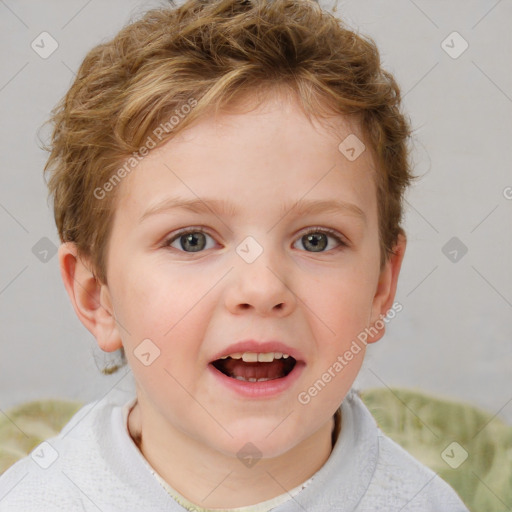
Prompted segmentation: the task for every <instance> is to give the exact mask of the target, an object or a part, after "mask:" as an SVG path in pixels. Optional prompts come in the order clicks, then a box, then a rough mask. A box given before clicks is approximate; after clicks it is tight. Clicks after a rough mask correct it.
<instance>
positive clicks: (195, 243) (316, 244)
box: [164, 228, 348, 253]
mask: <svg viewBox="0 0 512 512" xmlns="http://www.w3.org/2000/svg"><path fill="white" fill-rule="evenodd" d="M206 237H210V238H212V237H211V235H209V234H208V233H207V232H206V231H204V230H203V229H201V228H193V229H191V228H187V229H184V230H182V231H179V232H178V233H176V234H175V235H173V236H172V237H171V238H169V239H168V240H166V241H165V242H164V246H165V247H172V248H173V249H178V250H179V251H181V252H188V253H192V252H201V251H203V250H205V249H211V247H206V242H207V238H206ZM329 238H332V239H334V240H335V241H336V243H337V244H338V248H339V246H341V247H348V244H347V243H345V242H344V241H343V240H342V239H341V237H340V235H338V233H337V232H336V231H334V230H332V229H327V228H312V229H310V230H309V231H307V232H306V233H304V234H303V235H301V237H300V238H299V239H298V240H300V241H301V242H302V246H303V247H304V248H306V249H307V247H310V248H311V249H312V250H308V251H307V252H328V251H325V250H324V249H325V248H326V247H327V246H328V245H329ZM212 240H213V238H212ZM174 243H178V245H179V246H178V247H176V246H175V245H173V244H174Z"/></svg>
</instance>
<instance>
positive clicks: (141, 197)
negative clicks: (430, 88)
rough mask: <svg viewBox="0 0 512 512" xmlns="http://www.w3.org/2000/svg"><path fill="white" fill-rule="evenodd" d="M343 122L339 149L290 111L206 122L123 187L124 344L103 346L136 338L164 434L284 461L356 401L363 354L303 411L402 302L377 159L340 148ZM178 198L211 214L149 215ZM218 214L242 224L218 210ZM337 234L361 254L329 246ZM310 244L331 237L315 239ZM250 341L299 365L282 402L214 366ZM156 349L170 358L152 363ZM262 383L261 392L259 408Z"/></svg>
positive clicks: (152, 422)
mask: <svg viewBox="0 0 512 512" xmlns="http://www.w3.org/2000/svg"><path fill="white" fill-rule="evenodd" d="M338 123H339V126H340V130H339V136H334V135H333V133H332V131H327V130H325V129H324V128H322V127H321V126H320V125H316V124H315V127H314V126H312V125H311V124H310V123H309V122H308V120H307V119H306V118H305V117H304V115H303V114H302V112H301V111H300V110H299V107H298V106H297V105H296V104H295V103H293V102H284V101H282V100H281V101H276V102H271V103H268V102H267V103H265V104H264V105H263V106H262V107H261V108H259V109H257V110H255V111H253V112H250V113H245V114H237V115H233V114H231V115H222V116H219V117H218V119H217V121H215V120H214V119H213V118H210V117H205V118H203V119H201V120H200V122H198V123H197V124H196V125H195V126H192V127H191V128H189V129H188V130H186V131H185V132H183V133H182V134H180V135H179V136H178V137H177V138H175V139H173V140H170V141H169V142H167V143H166V144H165V145H164V146H162V147H160V148H157V149H156V150H154V151H153V152H151V153H150V154H149V155H148V156H147V157H146V158H144V159H143V160H142V161H141V163H140V164H139V165H138V167H137V168H136V169H135V170H133V171H132V173H131V174H130V175H129V176H128V177H126V178H125V179H124V181H123V182H122V183H121V185H120V186H121V190H120V191H119V192H121V195H120V198H119V199H120V201H119V205H118V208H117V210H116V215H115V220H114V224H113V231H112V233H111V238H110V245H109V255H108V262H107V268H108V281H109V284H108V286H105V287H104V288H103V290H102V300H103V303H104V305H105V307H106V308H107V309H109V308H113V311H114V313H115V316H116V318H117V321H118V324H117V325H116V324H115V323H113V324H112V326H111V328H112V329H114V331H113V332H114V333H117V334H115V336H117V337H118V340H119V344H118V345H116V344H115V343H114V344H112V343H111V342H109V343H110V344H107V342H106V341H104V342H102V340H106V339H107V338H108V339H109V340H112V339H113V336H114V334H112V331H111V332H109V333H106V334H102V332H101V329H100V330H98V331H97V332H95V335H96V337H97V339H98V342H99V344H100V346H103V348H105V349H108V350H113V349H114V348H118V346H119V347H120V346H121V341H122V344H123V345H124V348H125V351H126V356H127V358H128V361H129V364H130V366H131V368H132V370H133V373H134V376H135V379H136V382H137V389H138V397H139V404H140V410H141V414H142V418H143V420H142V426H143V428H145V429H146V431H147V432H151V435H153V436H158V435H159V433H160V435H162V436H163V435H164V432H167V433H169V432H171V431H172V432H174V433H176V435H179V436H181V435H183V434H185V435H186V436H188V437H189V438H191V439H193V440H194V441H197V442H199V443H201V444H203V445H205V446H207V447H210V448H212V449H214V450H218V451H219V450H220V451H221V452H224V453H226V454H232V455H233V454H236V453H237V452H238V451H239V450H240V449H241V447H242V446H244V445H245V443H247V442H249V441H250V442H252V443H253V444H254V445H256V446H257V447H258V449H259V450H260V451H261V452H262V453H263V456H265V457H272V456H277V455H279V454H282V453H284V452H286V451H287V450H290V449H291V448H293V447H294V446H295V445H297V444H298V443H299V442H301V441H303V440H305V439H306V438H308V437H310V436H311V435H312V434H313V433H315V432H317V431H318V430H319V429H320V428H321V427H322V426H325V425H326V424H327V422H329V421H330V420H331V417H332V415H333V413H334V412H335V410H336V409H337V408H338V406H339V405H340V403H341V401H342V400H343V398H344V397H345V395H346V393H347V392H348V390H349V389H350V387H351V385H352V383H353V381H354V379H355V377H356V375H357V373H358V371H359V368H360V366H361V364H362V362H363V357H364V353H365V350H364V347H363V348H362V349H361V350H360V351H359V352H358V353H357V354H354V355H353V359H352V360H351V361H350V362H347V364H346V365H345V366H344V367H343V369H342V370H341V371H339V372H338V373H335V377H334V378H332V379H331V382H328V383H325V384H324V386H323V389H322V390H321V391H320V392H318V393H317V394H316V396H311V395H309V397H310V400H309V401H308V403H307V404H306V403H304V402H305V401H306V400H305V399H304V392H306V393H307V392H308V389H309V388H310V387H311V386H313V385H314V384H315V382H317V381H318V380H319V379H321V378H322V374H324V373H325V372H326V371H328V370H329V368H331V371H332V368H333V365H334V363H335V362H336V361H337V358H338V356H343V354H344V353H345V352H346V351H347V350H348V349H349V347H350V345H351V343H352V342H353V340H355V339H356V337H357V335H358V334H359V333H361V332H362V331H363V330H364V329H365V328H366V327H368V326H369V325H371V323H370V322H373V321H376V320H377V319H379V314H381V313H382V314H385V313H386V311H387V309H388V308H389V307H390V305H391V301H392V300H393V297H390V296H388V295H385V293H384V292H383V294H382V295H379V290H380V289H381V288H382V286H384V288H385V286H386V283H387V284H388V285H389V279H388V278H389V275H390V274H389V272H388V270H389V267H386V269H388V270H386V269H385V270H384V271H383V273H382V274H380V272H379V261H380V254H379V239H378V223H377V197H376V187H375V184H374V180H373V179H372V175H371V168H372V165H373V162H372V159H371V155H370V152H369V150H368V149H367V150H366V151H364V152H363V153H362V154H361V156H359V158H357V159H356V160H355V161H349V160H348V159H347V158H346V157H345V156H344V154H342V152H340V150H339V149H338V145H339V144H340V142H341V141H342V140H343V139H345V137H347V136H348V135H349V134H351V133H356V135H357V136H359V138H362V135H361V133H360V132H359V131H358V129H357V128H356V127H354V126H352V127H350V126H348V125H347V123H346V122H345V121H344V120H343V119H342V118H339V119H338ZM178 196H179V197H180V198H182V199H183V200H187V201H189V200H194V201H198V202H199V203H201V204H203V205H204V203H207V204H208V206H209V208H211V210H210V209H206V211H205V212H203V213H195V212H192V211H190V210H187V209H183V208H173V209H165V210H162V211H161V212H160V213H154V214H151V215H145V214H146V213H147V211H148V210H150V209H152V208H154V207H155V205H160V204H161V203H162V202H163V201H165V200H166V199H168V198H170V197H173V198H176V197H178ZM203 201H204V203H203ZM210 201H216V202H217V204H215V205H213V204H210ZM220 201H224V202H226V203H229V205H230V208H228V209H231V207H232V212H231V213H232V214H229V212H224V213H223V212H217V210H216V207H217V205H218V203H219V202H220ZM309 201H318V202H324V201H325V202H327V201H343V202H345V203H347V204H350V205H353V207H351V208H350V209H345V210H338V211H325V212H320V211H317V212H311V213H305V212H303V213H301V214H300V215H297V214H296V211H295V208H294V206H295V205H297V203H298V202H305V203H306V202H309ZM356 208H358V209H360V210H361V211H362V215H359V214H357V213H356V212H355V211H354V210H355V209H356ZM212 210H213V211H212ZM214 211H215V213H214ZM184 228H187V231H188V232H190V233H189V237H184V236H182V238H181V243H180V237H179V236H177V235H176V233H177V231H178V230H182V229H184ZM327 228H331V229H333V230H335V231H336V232H338V233H339V237H340V238H341V239H342V240H343V237H346V239H348V240H347V243H348V244H349V245H348V246H347V247H343V246H341V245H340V244H339V243H338V242H337V241H336V239H335V238H333V237H332V236H331V235H329V234H327V235H325V236H322V234H321V230H324V229H327ZM199 229H202V230H204V231H205V232H206V234H205V235H202V234H201V233H197V231H198V230H199ZM308 231H311V232H313V233H316V234H317V235H316V237H314V236H313V237H312V239H311V240H309V241H308V238H307V237H305V236H304V235H306V234H307V232H308ZM193 233H195V236H194V235H193ZM190 234H192V236H190ZM248 237H249V238H248ZM172 238H174V240H173V241H171V239H172ZM315 248H316V250H315ZM194 249H196V251H194ZM260 251H261V254H260ZM258 254H259V256H258ZM256 256H257V257H256ZM253 258H255V259H254V261H253ZM386 272H388V273H386ZM386 276H387V277H386ZM395 277H396V276H395ZM380 278H381V281H382V282H381V285H382V286H381V287H379V279H380ZM386 279H387V281H386ZM384 281H386V283H384V284H383V282H384ZM391 287H392V288H393V284H391ZM105 294H106V295H105ZM392 295H393V296H394V289H393V290H392ZM121 326H122V327H121ZM378 337H380V336H378ZM378 337H377V339H378ZM148 339H149V340H151V342H147V341H146V342H145V343H146V345H142V347H145V348H144V350H142V348H138V347H139V345H140V344H141V342H143V340H148ZM244 340H256V341H258V342H266V341H269V340H275V341H279V342H280V343H282V344H285V345H287V346H289V347H290V351H294V352H293V353H296V354H300V357H296V359H302V361H300V362H298V363H297V365H296V368H295V369H294V370H293V371H292V373H291V374H290V376H289V377H287V381H289V383H288V385H287V386H284V387H283V389H281V390H280V391H279V392H274V393H273V394H271V393H269V392H268V390H267V391H266V392H265V390H264V389H263V386H268V385H270V384H275V382H273V381H271V380H269V381H267V382H262V383H251V382H245V383H242V382H240V381H239V380H236V379H232V378H229V377H225V376H223V375H221V374H220V372H219V371H218V370H216V369H215V368H214V367H213V365H212V364H211V363H212V361H213V360H214V359H215V358H216V357H218V356H219V354H226V355H227V354H228V353H232V352H234V350H229V349H228V347H230V345H232V344H235V343H237V342H240V341H244ZM373 341H375V339H374V340H373ZM153 344H154V345H153ZM114 345H116V346H114ZM360 345H361V344H360ZM155 346H156V347H158V350H159V351H160V355H159V357H157V358H156V359H155V360H154V361H153V362H151V361H152V360H153V358H154V357H155V354H156V353H157V349H156V348H155ZM134 351H135V353H134ZM263 352H268V350H263ZM283 352H285V350H283ZM141 353H145V354H146V355H141ZM136 354H138V356H139V357H137V356H136ZM148 354H149V355H148ZM141 360H142V361H143V362H144V363H146V364H148V363H151V364H148V365H147V366H146V365H145V364H143V362H141ZM277 382H282V381H277ZM235 384H240V385H241V386H245V387H244V389H246V390H248V391H247V393H246V394H244V393H243V392H242V391H240V390H239V391H237V389H236V386H235ZM251 386H252V387H251ZM257 386H259V391H260V392H261V393H262V394H261V395H260V396H258V395H257V393H253V394H252V395H250V393H251V389H252V390H253V391H254V390H255V389H256V387H257ZM265 393H267V394H265ZM301 393H302V394H301ZM299 396H302V400H299Z"/></svg>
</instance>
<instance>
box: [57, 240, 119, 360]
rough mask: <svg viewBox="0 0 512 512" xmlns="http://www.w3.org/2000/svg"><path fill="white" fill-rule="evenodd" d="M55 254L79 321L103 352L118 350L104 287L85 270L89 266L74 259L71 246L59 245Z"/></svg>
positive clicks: (111, 312)
mask: <svg viewBox="0 0 512 512" xmlns="http://www.w3.org/2000/svg"><path fill="white" fill-rule="evenodd" d="M58 254H59V265H60V273H61V276H62V280H63V281H64V286H65V287H66V290H67V292H68V295H69V298H70V299H71V303H72V304H73V308H74V310H75V313H76V314H77V316H78V318H79V319H80V321H81V322H82V323H83V324H84V325H85V327H86V328H87V330H88V331H89V332H90V333H91V334H92V335H93V336H94V337H95V338H96V341H97V342H98V346H99V347H100V348H101V349H102V350H104V351H105V352H113V351H115V350H117V349H119V348H121V347H122V341H121V337H120V336H119V332H118V328H117V323H116V319H115V316H114V313H113V311H114V310H113V308H112V301H111V297H110V292H109V289H108V286H107V285H106V284H102V283H100V281H99V280H98V279H97V278H96V277H95V275H94V274H93V273H92V272H91V270H89V268H90V265H89V264H88V262H87V261H85V262H84V261H83V260H82V258H80V257H79V256H78V250H77V247H76V245H75V244H74V243H73V242H66V243H64V244H62V245H61V246H60V247H59V253H58Z"/></svg>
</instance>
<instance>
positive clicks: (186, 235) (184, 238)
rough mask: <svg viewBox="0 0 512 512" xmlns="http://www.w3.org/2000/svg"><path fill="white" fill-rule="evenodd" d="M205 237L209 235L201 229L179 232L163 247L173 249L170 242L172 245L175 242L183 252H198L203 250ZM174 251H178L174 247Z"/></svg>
mask: <svg viewBox="0 0 512 512" xmlns="http://www.w3.org/2000/svg"><path fill="white" fill-rule="evenodd" d="M207 236H210V235H209V234H208V233H206V232H205V231H203V230H202V229H197V228H196V229H188V230H184V231H181V232H179V233H178V234H177V235H174V236H173V237H172V238H170V239H169V240H167V241H166V242H165V246H166V247H173V246H172V244H171V242H173V243H174V241H177V242H179V245H180V247H181V249H182V250H183V252H200V251H202V250H203V249H205V245H206V242H205V239H206V237H207ZM175 249H178V247H175ZM188 249H190V250H188Z"/></svg>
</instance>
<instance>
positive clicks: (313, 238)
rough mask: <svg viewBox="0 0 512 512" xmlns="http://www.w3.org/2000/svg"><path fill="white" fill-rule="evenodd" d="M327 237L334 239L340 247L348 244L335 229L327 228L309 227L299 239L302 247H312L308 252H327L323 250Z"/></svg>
mask: <svg viewBox="0 0 512 512" xmlns="http://www.w3.org/2000/svg"><path fill="white" fill-rule="evenodd" d="M329 238H333V239H334V240H336V242H337V243H338V245H339V246H341V247H348V244H347V243H345V242H344V241H343V240H342V239H341V236H340V235H339V234H338V233H337V232H336V231H334V230H332V229H328V228H313V229H310V230H309V231H307V232H306V233H304V234H303V235H302V236H301V237H300V239H299V240H300V241H301V242H302V246H303V247H304V248H308V247H310V248H311V249H312V250H311V251H308V252H328V251H324V249H325V248H326V247H327V246H328V245H329V241H328V239H329ZM338 249H339V247H338Z"/></svg>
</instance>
